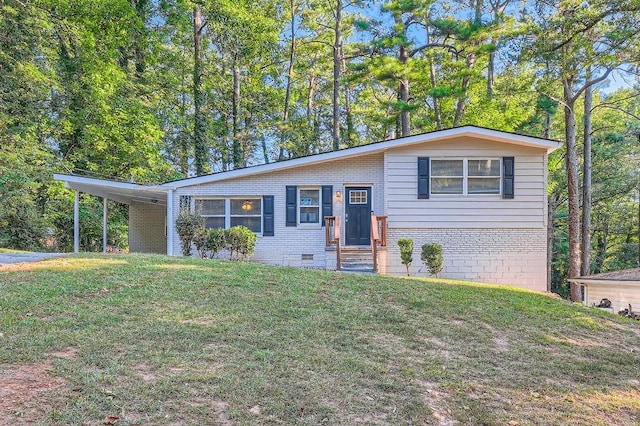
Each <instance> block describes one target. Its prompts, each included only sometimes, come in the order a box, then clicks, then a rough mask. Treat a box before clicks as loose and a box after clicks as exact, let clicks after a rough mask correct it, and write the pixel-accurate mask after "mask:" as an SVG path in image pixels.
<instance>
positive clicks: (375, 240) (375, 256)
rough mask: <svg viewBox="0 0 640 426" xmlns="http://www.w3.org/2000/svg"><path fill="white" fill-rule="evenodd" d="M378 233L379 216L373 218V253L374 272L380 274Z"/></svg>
mask: <svg viewBox="0 0 640 426" xmlns="http://www.w3.org/2000/svg"><path fill="white" fill-rule="evenodd" d="M379 238H380V235H379V232H378V219H377V216H373V215H372V216H371V251H372V252H373V253H372V254H373V272H378V239H379Z"/></svg>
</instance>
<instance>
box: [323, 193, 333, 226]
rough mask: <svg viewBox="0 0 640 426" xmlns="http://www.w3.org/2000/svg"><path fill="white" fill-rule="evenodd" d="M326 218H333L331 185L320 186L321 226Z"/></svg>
mask: <svg viewBox="0 0 640 426" xmlns="http://www.w3.org/2000/svg"><path fill="white" fill-rule="evenodd" d="M327 216H333V185H322V217H321V218H320V222H321V223H322V226H324V218H325V217H327Z"/></svg>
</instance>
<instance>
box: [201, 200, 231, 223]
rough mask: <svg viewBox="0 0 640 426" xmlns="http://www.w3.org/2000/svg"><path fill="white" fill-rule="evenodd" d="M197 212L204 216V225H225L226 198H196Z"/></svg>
mask: <svg viewBox="0 0 640 426" xmlns="http://www.w3.org/2000/svg"><path fill="white" fill-rule="evenodd" d="M196 214H199V215H200V216H202V217H203V218H204V227H205V228H207V229H216V228H222V229H224V227H225V200H224V199H219V200H196Z"/></svg>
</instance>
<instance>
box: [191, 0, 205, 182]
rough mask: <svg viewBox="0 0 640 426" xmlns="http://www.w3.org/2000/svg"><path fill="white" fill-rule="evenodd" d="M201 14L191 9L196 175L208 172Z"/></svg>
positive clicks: (197, 9) (196, 8)
mask: <svg viewBox="0 0 640 426" xmlns="http://www.w3.org/2000/svg"><path fill="white" fill-rule="evenodd" d="M202 29H203V25H202V14H201V10H200V6H197V5H196V6H195V7H194V8H193V107H194V115H193V117H194V126H193V144H194V151H195V166H196V175H198V176H200V175H204V174H206V173H208V172H209V165H208V161H207V147H206V131H207V123H206V118H205V115H204V111H203V107H204V92H203V90H202V72H203V68H204V65H203V62H202Z"/></svg>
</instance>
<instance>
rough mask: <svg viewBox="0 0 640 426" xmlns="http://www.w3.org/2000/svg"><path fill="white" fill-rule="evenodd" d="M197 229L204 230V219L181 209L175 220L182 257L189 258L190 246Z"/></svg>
mask: <svg viewBox="0 0 640 426" xmlns="http://www.w3.org/2000/svg"><path fill="white" fill-rule="evenodd" d="M198 228H204V219H202V217H200V216H198V215H195V214H192V213H191V212H190V211H189V209H181V210H180V213H179V214H178V218H177V219H176V231H177V232H178V236H179V237H180V247H181V248H182V254H183V255H185V256H191V244H192V243H193V237H194V236H195V233H196V230H197V229H198Z"/></svg>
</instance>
